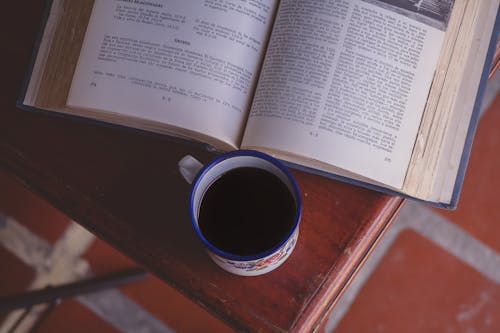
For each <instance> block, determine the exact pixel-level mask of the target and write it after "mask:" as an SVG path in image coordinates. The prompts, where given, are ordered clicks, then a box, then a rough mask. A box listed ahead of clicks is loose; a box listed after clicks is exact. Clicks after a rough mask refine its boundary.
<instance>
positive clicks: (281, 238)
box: [179, 150, 302, 276]
mask: <svg viewBox="0 0 500 333" xmlns="http://www.w3.org/2000/svg"><path fill="white" fill-rule="evenodd" d="M179 171H180V173H181V174H182V176H183V177H184V179H185V180H186V181H187V182H188V183H190V184H191V191H190V195H189V213H190V216H191V223H192V225H193V228H194V230H195V232H196V235H197V236H198V238H199V239H200V240H201V242H202V243H203V245H204V247H205V249H206V252H207V253H208V255H209V256H210V258H211V259H212V260H213V261H214V262H215V263H216V264H217V265H218V266H219V267H221V268H222V269H224V270H226V271H228V272H230V273H233V274H236V275H242V276H256V275H261V274H264V273H267V272H270V271H272V270H274V269H275V268H277V267H278V266H280V265H281V264H282V263H283V262H284V261H285V260H286V259H287V258H288V257H289V256H290V254H291V253H292V251H293V249H294V248H295V244H296V243H297V239H298V235H299V222H300V217H301V212H302V203H301V199H300V193H299V189H298V186H297V184H296V182H295V180H294V178H293V176H292V175H291V173H290V172H289V171H288V169H287V168H286V167H285V166H284V165H283V164H282V163H281V162H280V161H278V160H277V159H275V158H274V157H272V156H270V155H267V154H264V153H261V152H258V151H253V150H236V151H232V152H228V153H225V154H222V155H219V156H217V157H216V158H214V159H213V160H212V161H210V162H209V163H207V164H206V165H202V164H201V163H200V162H199V161H198V160H196V159H195V158H194V157H192V156H190V155H187V156H185V157H183V158H182V159H181V160H180V161H179Z"/></svg>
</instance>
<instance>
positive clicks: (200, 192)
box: [179, 150, 302, 276]
mask: <svg viewBox="0 0 500 333" xmlns="http://www.w3.org/2000/svg"><path fill="white" fill-rule="evenodd" d="M238 168H257V169H261V170H264V171H267V172H268V173H270V174H272V175H274V176H276V177H277V178H278V179H279V181H281V182H282V184H283V185H284V186H286V189H287V191H288V194H287V195H289V196H291V198H292V200H293V205H294V212H293V217H292V218H293V220H290V221H289V222H287V227H286V230H285V231H286V232H285V233H284V234H283V236H282V237H281V238H280V239H279V241H277V242H276V243H275V244H273V245H272V246H270V247H269V248H265V249H264V250H260V251H258V253H251V254H245V255H241V254H236V253H231V251H228V250H226V249H223V248H220V247H219V246H216V245H215V244H213V242H211V241H210V240H209V239H207V238H208V237H206V235H205V234H204V233H203V232H202V230H201V228H200V224H199V217H200V208H201V206H202V201H203V199H204V196H205V194H206V193H207V191H208V190H209V189H210V188H211V187H212V186H213V185H214V183H216V182H217V181H218V180H219V179H221V178H222V177H224V176H225V175H227V174H228V173H229V172H230V171H233V170H235V169H238ZM179 171H180V172H181V174H182V176H183V177H184V179H186V181H187V182H188V183H190V184H192V185H191V192H190V197H189V210H190V216H191V222H192V225H193V228H194V230H195V232H196V234H197V236H198V238H199V239H200V240H201V241H202V243H203V244H204V246H205V249H206V251H207V253H208V255H209V256H210V258H211V259H212V260H213V261H214V262H215V263H216V264H217V265H218V266H220V267H221V268H222V269H224V270H226V271H228V272H230V273H233V274H236V275H242V276H256V275H261V274H264V273H267V272H270V271H272V270H274V269H275V268H277V267H278V266H280V265H281V264H282V263H283V262H284V261H285V260H286V259H287V258H288V257H289V256H290V254H291V253H292V251H293V249H294V248H295V244H296V243H297V239H298V235H299V222H300V216H301V211H302V203H301V199H300V193H299V189H298V186H297V184H296V182H295V180H294V178H293V176H292V175H291V173H290V172H289V171H288V169H287V168H286V167H285V166H284V165H283V164H282V163H281V162H280V161H278V160H277V159H275V158H273V157H271V156H269V155H267V154H264V153H261V152H257V151H253V150H236V151H232V152H229V153H225V154H222V155H219V156H217V157H216V158H214V159H213V160H212V161H210V162H209V163H207V164H206V165H204V166H203V165H202V164H201V163H200V162H199V161H197V160H196V159H195V158H194V157H192V156H190V155H187V156H185V157H183V158H182V159H181V160H180V161H179ZM250 206H251V204H249V207H248V209H251V208H252V207H250ZM278 214H279V212H278ZM290 216H291V215H290ZM231 222H232V221H231ZM234 223H238V220H235V221H234ZM259 232H264V233H265V232H266V230H261V231H259ZM236 240H237V239H236Z"/></svg>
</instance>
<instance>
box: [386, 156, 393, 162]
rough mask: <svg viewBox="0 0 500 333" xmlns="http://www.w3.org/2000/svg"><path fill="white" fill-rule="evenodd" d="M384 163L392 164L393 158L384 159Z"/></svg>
mask: <svg viewBox="0 0 500 333" xmlns="http://www.w3.org/2000/svg"><path fill="white" fill-rule="evenodd" d="M384 162H387V163H391V162H392V160H391V158H390V157H385V158H384Z"/></svg>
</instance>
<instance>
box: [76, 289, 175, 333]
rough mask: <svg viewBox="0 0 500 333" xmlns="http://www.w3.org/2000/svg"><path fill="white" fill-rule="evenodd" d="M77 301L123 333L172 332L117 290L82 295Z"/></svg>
mask: <svg viewBox="0 0 500 333" xmlns="http://www.w3.org/2000/svg"><path fill="white" fill-rule="evenodd" d="M77 299H78V301H79V302H80V303H82V304H84V305H86V306H87V307H88V308H89V309H91V310H92V311H93V312H94V313H96V314H98V315H99V317H101V318H106V321H107V322H108V323H110V324H111V325H113V326H114V327H115V328H117V329H118V330H120V331H121V332H123V333H173V332H174V331H173V330H172V329H171V328H170V327H168V326H166V325H165V324H163V322H161V321H160V320H158V319H157V318H155V317H153V316H152V315H151V314H150V313H149V312H147V311H145V310H144V308H142V307H141V306H140V305H138V304H137V303H135V302H133V301H132V300H131V299H130V298H128V297H126V296H125V295H123V294H122V293H121V292H120V291H119V290H117V289H109V290H105V291H101V292H96V293H91V294H87V295H82V296H78V297H77Z"/></svg>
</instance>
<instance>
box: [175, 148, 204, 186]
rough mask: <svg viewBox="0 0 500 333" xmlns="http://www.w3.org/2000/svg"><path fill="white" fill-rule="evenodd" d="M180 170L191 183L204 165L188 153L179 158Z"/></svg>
mask: <svg viewBox="0 0 500 333" xmlns="http://www.w3.org/2000/svg"><path fill="white" fill-rule="evenodd" d="M178 166H179V172H180V173H181V175H182V177H184V179H185V180H186V181H187V182H188V183H189V184H191V183H193V180H194V178H195V177H196V175H197V174H198V172H199V171H200V170H201V168H202V167H203V164H201V163H200V161H198V160H197V159H196V158H194V157H193V156H191V155H186V156H184V157H183V158H181V159H180V160H179V163H178Z"/></svg>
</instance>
